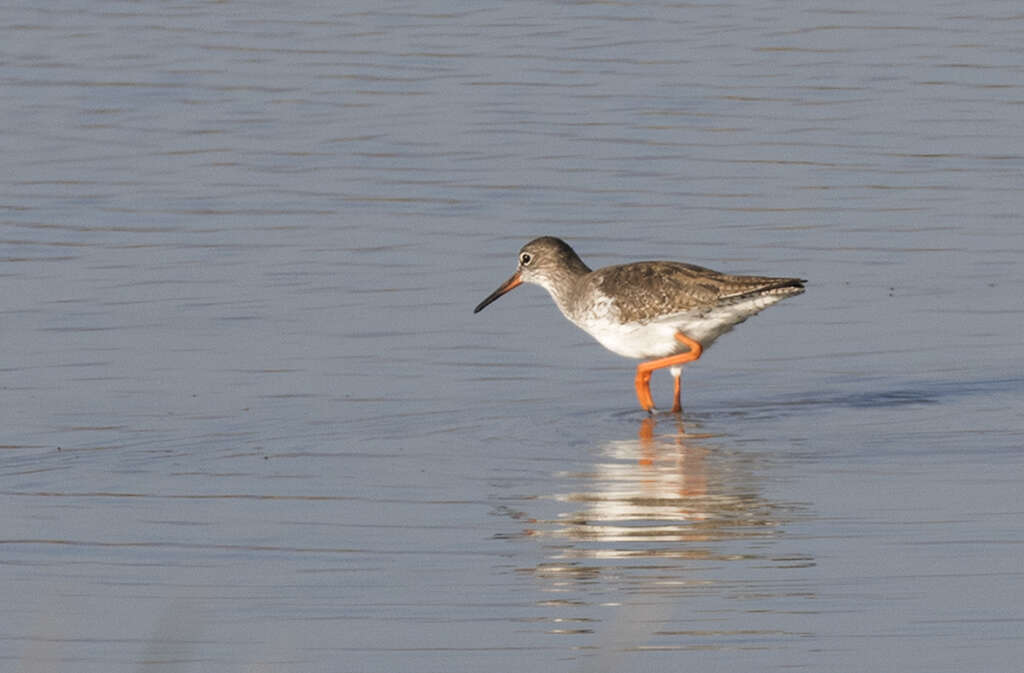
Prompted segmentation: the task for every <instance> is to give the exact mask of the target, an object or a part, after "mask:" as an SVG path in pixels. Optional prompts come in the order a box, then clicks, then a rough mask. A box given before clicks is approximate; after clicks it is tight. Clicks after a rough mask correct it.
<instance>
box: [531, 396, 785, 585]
mask: <svg viewBox="0 0 1024 673" xmlns="http://www.w3.org/2000/svg"><path fill="white" fill-rule="evenodd" d="M659 423H660V424H659ZM600 454H601V457H600V459H599V460H597V461H595V463H594V464H593V466H592V468H591V469H590V470H587V471H585V472H580V473H571V474H568V475H566V476H567V478H568V479H569V480H570V483H571V486H570V489H571V490H570V491H569V492H567V493H562V494H557V495H555V496H554V498H555V500H556V501H558V502H561V503H564V504H565V505H566V506H568V507H567V508H566V511H563V512H561V513H560V514H559V515H558V517H557V518H556V519H554V520H549V521H546V522H538V523H540V524H541V525H540V526H538V527H537V528H536V529H533V530H531V533H532V534H533V535H537V536H541V537H543V538H546V540H547V541H548V542H549V554H548V558H547V559H546V561H545V562H544V563H542V564H541V565H540V566H539V567H538V568H537V572H538V573H539V574H541V575H551V574H569V575H576V576H577V577H578V578H587V577H593V576H594V574H595V573H600V572H601V570H602V568H601V566H594V565H592V563H593V562H594V561H597V560H598V559H604V560H606V561H609V560H614V559H632V560H633V561H634V565H633V567H634V568H638V567H644V564H643V563H640V565H639V566H637V565H636V561H637V560H638V559H648V563H647V566H648V567H650V568H654V567H658V568H660V569H662V570H664V569H665V568H666V567H667V566H673V565H678V564H679V563H682V562H686V561H708V560H710V561H725V560H739V559H744V558H747V559H749V558H758V555H759V553H760V552H758V551H755V550H754V546H753V545H750V544H733V543H734V542H737V541H740V540H747V541H749V540H750V539H751V538H770V537H772V536H774V535H777V534H778V524H779V518H778V517H779V508H778V507H775V506H773V505H771V504H770V503H768V502H766V501H764V500H763V499H762V498H761V497H759V495H758V488H757V480H756V477H755V474H756V473H755V470H754V460H753V458H751V457H750V456H747V455H745V454H743V453H741V452H737V451H734V450H729V449H728V447H723V446H721V444H720V442H718V440H717V438H715V437H714V436H712V435H707V434H700V433H695V432H692V431H691V432H687V431H686V430H685V429H684V427H683V424H682V421H681V420H680V419H679V417H678V416H676V417H674V418H673V419H671V420H665V419H662V420H661V421H659V420H657V419H656V418H655V417H648V418H645V419H644V420H643V422H642V423H641V425H640V427H639V429H638V431H637V438H636V439H629V440H615V441H609V442H607V443H605V444H604V445H602V446H601V447H600ZM588 560H589V561H590V562H588ZM606 569H607V568H606Z"/></svg>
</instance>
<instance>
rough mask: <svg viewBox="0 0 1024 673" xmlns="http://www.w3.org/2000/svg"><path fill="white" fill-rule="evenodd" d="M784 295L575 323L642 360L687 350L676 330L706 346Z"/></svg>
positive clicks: (620, 351) (609, 346)
mask: <svg viewBox="0 0 1024 673" xmlns="http://www.w3.org/2000/svg"><path fill="white" fill-rule="evenodd" d="M784 298H785V296H763V295H762V296H759V297H756V298H752V299H748V300H746V301H741V302H737V303H735V304H731V305H729V306H720V307H716V308H712V309H703V310H693V311H684V312H682V313H677V314H675V315H671V316H666V317H664V318H660V319H658V320H653V321H650V322H646V323H640V322H632V323H620V322H616V321H614V320H609V319H607V318H602V319H589V320H584V321H580V322H576V325H578V326H579V327H580V328H581V329H582V330H583V331H584V332H586V333H587V334H589V335H590V336H592V337H594V338H595V339H597V341H598V342H599V343H600V344H601V345H602V346H604V347H605V348H607V349H608V350H610V351H611V352H613V353H617V354H618V355H622V356H624V357H627V358H635V359H645V360H646V359H651V358H663V357H668V356H669V355H675V354H676V353H682V352H684V351H686V350H688V348H687V347H686V346H685V345H684V344H682V343H681V342H680V341H679V340H678V339H676V337H675V335H676V333H677V332H682V333H683V334H685V335H686V336H688V337H689V338H691V339H693V340H694V341H696V342H698V343H700V345H701V346H702V347H703V348H705V349H706V348H708V347H710V346H711V344H712V343H714V341H715V339H717V338H718V337H720V336H722V335H723V334H725V333H726V332H728V331H729V330H731V329H732V328H733V326H735V325H738V324H739V323H741V322H743V321H744V320H746V319H747V318H749V317H750V316H752V315H754V314H755V313H758V312H760V311H761V310H762V309H764V308H766V307H768V306H771V305H772V304H774V303H776V302H779V301H782V300H783V299H784ZM574 322H575V321H574Z"/></svg>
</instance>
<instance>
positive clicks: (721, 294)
mask: <svg viewBox="0 0 1024 673" xmlns="http://www.w3.org/2000/svg"><path fill="white" fill-rule="evenodd" d="M580 285H581V286H590V287H593V288H596V289H597V290H599V291H600V292H601V293H602V294H604V295H606V296H608V297H611V298H612V301H613V303H614V305H615V307H616V309H617V310H618V312H619V315H620V317H621V319H622V320H623V321H625V322H634V321H639V322H647V321H649V320H653V319H656V318H659V317H663V316H666V315H671V314H674V313H679V312H682V311H688V310H693V309H701V308H712V307H715V306H721V305H723V304H729V303H732V302H733V301H735V300H737V299H739V298H742V297H748V296H750V295H751V294H758V293H761V292H766V293H773V294H774V293H775V292H779V291H781V292H784V293H785V294H798V293H799V292H801V291H802V288H803V281H801V280H800V279H799V278H772V277H768V276H732V275H729V274H724V273H719V272H718V271H714V270H712V269H707V268H705V267H702V266H697V265H695V264H684V263H682V262H636V263H634V264H623V265H621V266H609V267H605V268H603V269H598V270H597V271H594V272H593V273H591V274H589V275H588V276H587V277H586V278H585V279H584V282H582V283H581V284H580ZM580 289H581V290H583V287H581V288H580Z"/></svg>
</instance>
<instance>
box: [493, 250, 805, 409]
mask: <svg viewBox="0 0 1024 673" xmlns="http://www.w3.org/2000/svg"><path fill="white" fill-rule="evenodd" d="M806 282H807V281H806V280H804V279H802V278H775V277H770V276H736V275H730V274H726V273H721V272H719V271H714V270H712V269H708V268H706V267H703V266H698V265H696V264H686V263H683V262H662V261H650V262H632V263H630V264H620V265H616V266H606V267H603V268H600V269H595V270H592V269H591V268H590V267H589V266H587V265H586V264H584V263H583V260H582V259H580V257H579V255H578V254H576V251H575V250H573V249H572V247H571V246H569V244H568V243H566V242H565V241H563V240H562V239H560V238H556V237H554V236H542V237H540V238H536V239H534V240H532V241H530V242H529V243H527V244H526V245H524V246H523V247H522V248H521V249H520V250H519V256H518V258H517V267H516V272H515V273H514V274H512V277H511V278H509V279H508V280H507V281H505V282H504V283H502V284H501V285H500V286H499V287H498V289H496V290H495V291H494V292H492V293H491V294H489V295H488V296H487V297H486V298H485V299H484V300H483V301H482V302H480V303H479V304H478V305H477V306H476V308H475V309H473V313H479V312H480V311H482V310H483V309H484V308H486V307H487V306H488V305H490V304H491V303H492V302H494V301H495V300H496V299H498V298H499V297H501V296H502V295H504V294H505V293H507V292H509V291H510V290H512V289H514V288H516V287H519V286H520V285H522V284H523V283H532V284H535V285H540V286H541V287H543V288H544V289H545V290H547V291H548V293H549V294H550V295H551V298H552V299H553V300H554V301H555V305H556V306H558V309H559V310H560V311H561V312H562V315H564V316H565V317H566V318H568V319H569V321H570V322H572V323H573V324H574V325H576V326H577V327H579V328H580V329H582V330H583V331H584V332H586V333H587V334H589V335H590V336H592V337H594V339H596V340H597V341H598V343H600V344H601V345H602V346H604V347H605V348H607V349H608V350H610V351H612V352H613V353H617V354H618V355H621V356H624V357H627V358H633V359H638V360H642V362H640V363H639V364H638V365H637V368H636V378H635V379H634V387H635V388H636V396H637V400H638V401H639V402H640V406H642V407H643V408H644V409H645V410H646V411H647V412H648V413H649V414H653V413H654V412H655V410H656V409H655V406H654V399H653V398H652V396H651V387H650V381H651V374H652V373H653V372H654V371H655V370H657V369H662V368H665V367H668V368H669V371H670V372H671V373H672V376H673V377H674V378H675V393H674V395H675V399H674V403H673V406H672V411H673V412H675V413H679V412H681V411H682V405H681V400H680V391H681V382H680V377H681V376H682V365H684V364H686V363H688V362H693V361H695V360H697V359H698V358H700V356H701V354H702V353H703V352H704V351H705V350H707V349H708V348H709V347H710V346H711V344H712V343H714V341H715V340H716V339H718V337H720V336H722V335H723V334H725V333H726V332H728V331H730V330H731V329H732V328H733V327H735V326H736V325H738V324H740V323H741V322H743V321H744V320H746V319H747V318H749V317H750V316H752V315H755V314H757V313H760V312H761V311H762V310H764V309H765V308H767V307H769V306H771V305H772V304H775V303H777V302H780V301H782V300H783V299H786V298H787V297H793V296H795V295H798V294H801V293H803V292H804V283H806Z"/></svg>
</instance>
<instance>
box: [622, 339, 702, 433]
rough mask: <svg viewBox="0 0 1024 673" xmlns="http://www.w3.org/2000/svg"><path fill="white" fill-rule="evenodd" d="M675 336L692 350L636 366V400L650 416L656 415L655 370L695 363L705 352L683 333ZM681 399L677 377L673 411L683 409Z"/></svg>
mask: <svg viewBox="0 0 1024 673" xmlns="http://www.w3.org/2000/svg"><path fill="white" fill-rule="evenodd" d="M675 336H676V339H677V340H679V341H681V342H682V343H684V344H686V345H687V346H688V347H689V348H690V350H688V351H686V352H685V353H680V354H679V355H670V356H668V357H667V358H658V359H657V360H648V361H647V362H641V363H640V364H638V365H637V366H636V380H635V381H634V383H633V385H634V386H635V387H636V398H637V399H638V400H639V401H640V406H642V407H643V408H644V409H646V410H647V413H649V414H651V413H654V398H652V397H651V373H652V372H653V371H654V370H655V369H662V368H664V367H674V366H677V365H681V364H683V363H686V362H693V361H694V360H696V359H697V358H699V357H700V354H701V353H702V352H704V349H703V348H701V345H700V344H699V343H697V342H696V341H694V340H693V339H691V338H690V337H688V336H686V335H685V334H683V333H682V332H676V335H675ZM679 397H680V383H679V378H678V377H676V389H675V404H674V405H673V406H672V411H675V412H678V411H680V410H681V409H682V406H681V405H680V401H679Z"/></svg>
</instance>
